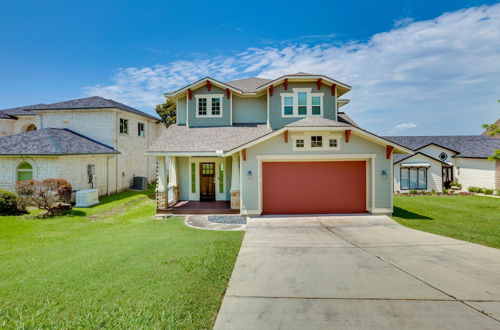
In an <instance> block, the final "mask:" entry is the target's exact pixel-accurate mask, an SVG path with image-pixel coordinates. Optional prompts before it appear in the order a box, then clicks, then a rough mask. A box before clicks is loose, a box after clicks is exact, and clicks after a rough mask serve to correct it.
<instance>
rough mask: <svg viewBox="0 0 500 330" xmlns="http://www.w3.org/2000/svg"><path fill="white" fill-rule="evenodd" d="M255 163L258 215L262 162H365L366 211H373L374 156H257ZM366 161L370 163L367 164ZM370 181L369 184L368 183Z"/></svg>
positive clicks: (260, 203)
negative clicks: (368, 173)
mask: <svg viewBox="0 0 500 330" xmlns="http://www.w3.org/2000/svg"><path fill="white" fill-rule="evenodd" d="M256 158H257V161H258V163H259V165H258V166H259V173H258V178H259V183H258V198H257V200H258V207H259V209H258V213H259V214H262V209H263V207H262V205H263V196H262V185H263V180H262V163H263V162H314V161H318V162H331V161H367V163H366V168H367V171H369V172H370V175H369V176H368V175H367V176H366V184H367V189H366V193H367V195H368V192H369V190H368V184H369V186H370V198H368V196H367V198H366V209H367V210H368V211H371V210H372V209H374V208H375V207H374V205H375V167H374V166H373V164H374V160H375V158H377V155H376V154H338V155H321V154H316V155H303V154H301V155H257V156H256ZM368 161H370V162H369V163H368ZM368 180H370V182H368Z"/></svg>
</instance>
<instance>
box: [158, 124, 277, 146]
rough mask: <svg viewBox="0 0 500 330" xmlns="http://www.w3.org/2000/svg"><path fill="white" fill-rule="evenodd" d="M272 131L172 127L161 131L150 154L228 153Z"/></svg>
mask: <svg viewBox="0 0 500 330" xmlns="http://www.w3.org/2000/svg"><path fill="white" fill-rule="evenodd" d="M271 132H272V130H271V129H270V128H267V127H266V126H251V127H249V126H225V127H198V128H193V127H186V126H177V125H172V126H170V127H169V128H168V129H166V130H163V132H162V134H161V135H160V137H159V138H158V139H157V140H156V142H155V143H154V144H153V145H152V146H151V148H150V150H149V151H151V152H215V151H217V150H221V151H224V152H225V151H229V150H232V149H234V148H237V147H239V146H241V145H243V144H245V143H248V142H250V141H253V140H255V139H258V138H260V137H262V136H264V135H266V134H269V133H271Z"/></svg>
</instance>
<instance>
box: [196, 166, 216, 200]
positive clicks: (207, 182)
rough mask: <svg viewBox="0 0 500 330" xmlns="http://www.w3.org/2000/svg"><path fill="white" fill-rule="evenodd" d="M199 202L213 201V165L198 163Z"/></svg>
mask: <svg viewBox="0 0 500 330" xmlns="http://www.w3.org/2000/svg"><path fill="white" fill-rule="evenodd" d="M200 200H202V201H213V200H215V163H200Z"/></svg>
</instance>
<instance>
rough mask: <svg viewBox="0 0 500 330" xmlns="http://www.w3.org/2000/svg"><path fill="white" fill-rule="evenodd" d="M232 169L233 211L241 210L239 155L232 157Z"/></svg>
mask: <svg viewBox="0 0 500 330" xmlns="http://www.w3.org/2000/svg"><path fill="white" fill-rule="evenodd" d="M232 158H233V161H232V167H231V209H233V210H239V209H240V161H239V157H238V153H235V154H233V155H232Z"/></svg>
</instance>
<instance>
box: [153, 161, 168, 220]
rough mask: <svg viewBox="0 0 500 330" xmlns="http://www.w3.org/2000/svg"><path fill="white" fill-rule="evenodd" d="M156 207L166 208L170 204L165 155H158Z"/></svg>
mask: <svg viewBox="0 0 500 330" xmlns="http://www.w3.org/2000/svg"><path fill="white" fill-rule="evenodd" d="M156 164H157V167H156V175H157V184H156V209H158V210H159V209H166V208H167V206H168V197H167V167H166V158H165V157H156Z"/></svg>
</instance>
